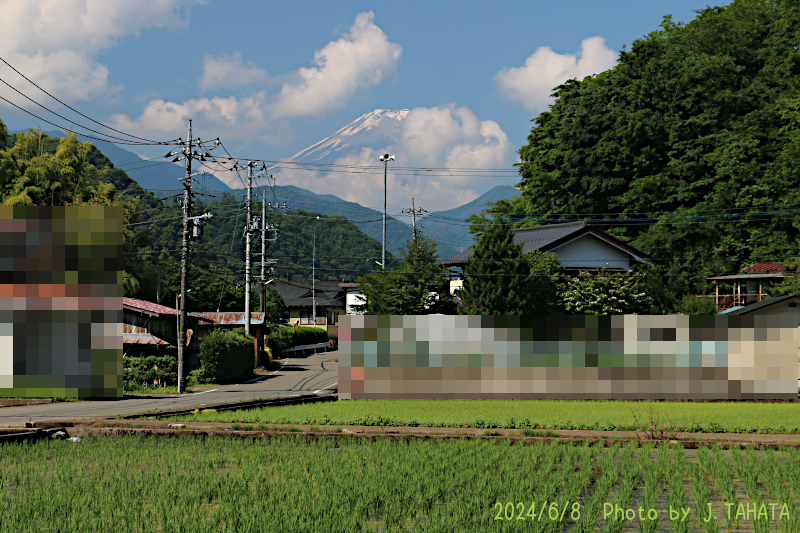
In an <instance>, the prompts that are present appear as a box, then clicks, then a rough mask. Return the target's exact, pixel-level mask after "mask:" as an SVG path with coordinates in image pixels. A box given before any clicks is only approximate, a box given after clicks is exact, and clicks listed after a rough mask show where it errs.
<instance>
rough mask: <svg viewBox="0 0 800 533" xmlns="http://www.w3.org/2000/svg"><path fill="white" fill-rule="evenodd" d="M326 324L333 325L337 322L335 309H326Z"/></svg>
mask: <svg viewBox="0 0 800 533" xmlns="http://www.w3.org/2000/svg"><path fill="white" fill-rule="evenodd" d="M327 314H328V324H331V325H335V324H336V323H338V322H339V313H337V312H336V311H328V313H327Z"/></svg>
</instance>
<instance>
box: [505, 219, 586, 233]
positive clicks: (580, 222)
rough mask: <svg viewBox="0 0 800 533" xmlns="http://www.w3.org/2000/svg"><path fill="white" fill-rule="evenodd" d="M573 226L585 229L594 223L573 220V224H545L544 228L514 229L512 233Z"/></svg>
mask: <svg viewBox="0 0 800 533" xmlns="http://www.w3.org/2000/svg"><path fill="white" fill-rule="evenodd" d="M571 225H575V226H580V227H584V226H591V225H592V223H591V222H589V221H587V220H573V221H571V222H559V223H556V224H545V225H543V226H528V227H526V228H512V229H511V231H532V230H537V229H545V228H553V227H556V226H559V227H560V226H571Z"/></svg>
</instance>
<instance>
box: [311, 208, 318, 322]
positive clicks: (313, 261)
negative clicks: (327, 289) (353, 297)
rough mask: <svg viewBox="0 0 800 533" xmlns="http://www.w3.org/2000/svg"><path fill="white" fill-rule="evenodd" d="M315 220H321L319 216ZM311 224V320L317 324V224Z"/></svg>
mask: <svg viewBox="0 0 800 533" xmlns="http://www.w3.org/2000/svg"><path fill="white" fill-rule="evenodd" d="M314 220H319V217H317V218H315V219H314ZM311 225H312V226H313V227H314V241H313V242H314V248H313V251H312V252H311V322H312V325H314V326H316V325H317V293H316V280H317V276H316V267H317V225H316V224H314V223H313V222H312V223H311Z"/></svg>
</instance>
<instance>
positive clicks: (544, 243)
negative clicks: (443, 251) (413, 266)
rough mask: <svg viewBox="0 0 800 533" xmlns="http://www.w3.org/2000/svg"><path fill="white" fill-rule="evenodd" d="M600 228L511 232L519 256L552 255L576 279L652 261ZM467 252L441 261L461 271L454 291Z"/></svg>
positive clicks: (578, 225)
mask: <svg viewBox="0 0 800 533" xmlns="http://www.w3.org/2000/svg"><path fill="white" fill-rule="evenodd" d="M598 226H599V225H597V224H593V223H591V222H586V221H578V222H565V223H563V224H549V225H547V226H537V227H533V228H519V229H513V230H511V231H512V232H513V233H514V243H515V244H522V253H523V254H527V253H529V252H532V251H534V250H541V251H542V252H553V253H555V254H556V256H557V257H558V260H559V262H561V266H562V267H563V269H564V273H565V274H567V275H571V276H575V275H578V274H579V273H580V272H596V271H597V268H598V267H602V266H606V265H608V270H609V271H610V272H627V271H629V270H630V269H631V266H633V265H634V264H636V263H648V262H650V261H651V259H650V257H648V256H647V255H646V254H645V253H644V252H642V251H640V250H637V249H636V248H634V247H632V246H630V245H628V244H625V243H624V242H622V241H620V240H619V239H617V238H615V237H612V236H611V235H609V234H607V233H606V232H604V231H603V230H601V229H599V227H598ZM472 253H473V250H472V249H469V250H466V251H464V252H461V253H460V254H458V255H455V256H453V257H451V258H450V259H446V260H444V261H442V265H444V266H445V267H447V268H456V269H459V268H460V269H461V272H460V273H457V275H458V276H459V279H457V280H453V281H451V282H450V291H451V292H453V291H455V290H456V289H458V288H460V287H461V286H462V285H463V278H464V267H465V265H466V264H467V260H468V259H469V258H470V257H471V256H472Z"/></svg>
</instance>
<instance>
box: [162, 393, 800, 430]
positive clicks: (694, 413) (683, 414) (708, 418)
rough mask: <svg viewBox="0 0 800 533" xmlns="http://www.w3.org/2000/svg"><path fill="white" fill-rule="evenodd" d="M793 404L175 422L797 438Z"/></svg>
mask: <svg viewBox="0 0 800 533" xmlns="http://www.w3.org/2000/svg"><path fill="white" fill-rule="evenodd" d="M796 413H797V404H794V403H750V402H654V401H636V402H629V401H584V400H340V401H338V402H325V403H308V404H300V405H289V406H279V407H264V408H259V409H251V410H241V411H225V412H220V413H196V414H194V415H188V416H182V417H175V419H176V420H185V421H198V422H247V423H257V424H258V423H261V424H301V425H317V426H323V425H340V426H347V425H354V426H359V425H361V426H384V427H392V426H394V427H397V426H411V427H415V426H424V427H455V428H479V429H493V428H508V429H534V430H535V429H571V430H593V431H638V432H640V433H643V434H644V435H643V436H645V437H650V438H664V437H670V436H672V435H674V433H676V432H687V433H761V434H798V433H800V418H798V417H797V414H796Z"/></svg>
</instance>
